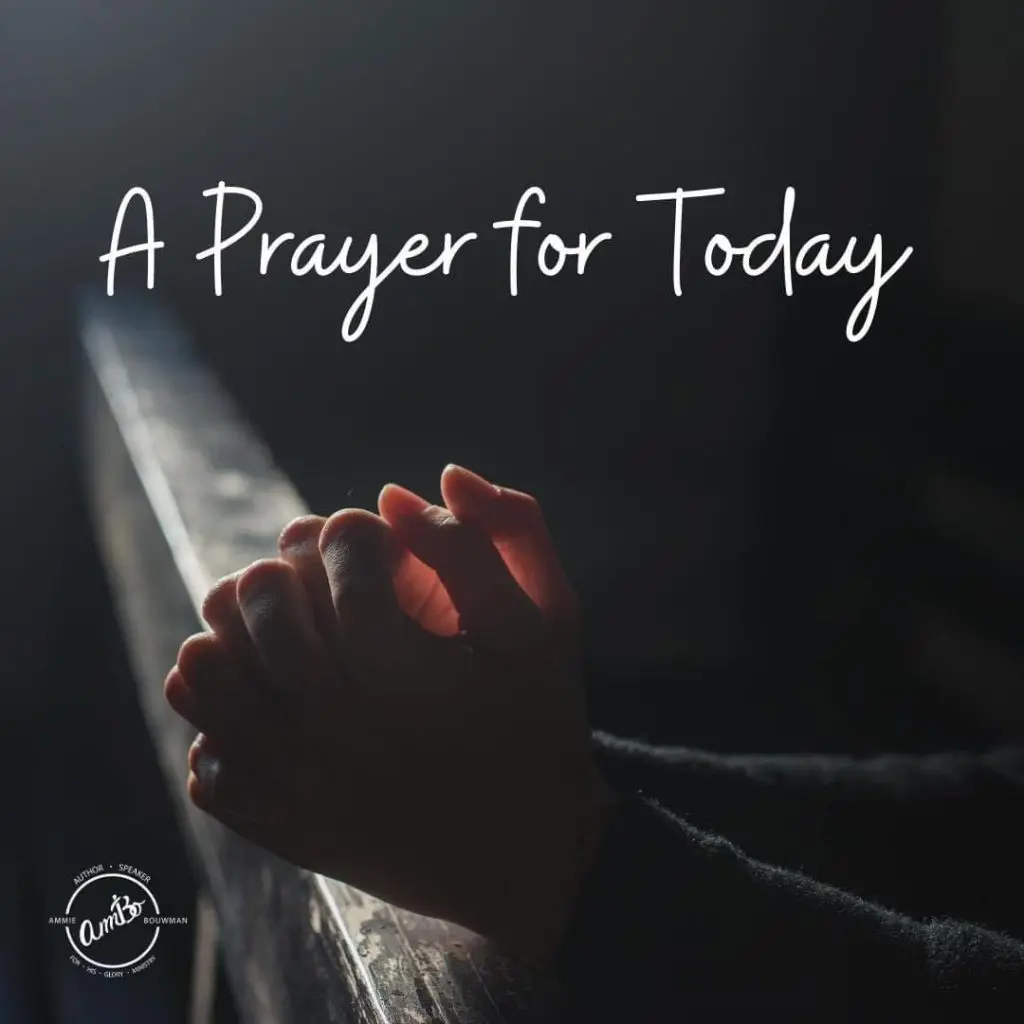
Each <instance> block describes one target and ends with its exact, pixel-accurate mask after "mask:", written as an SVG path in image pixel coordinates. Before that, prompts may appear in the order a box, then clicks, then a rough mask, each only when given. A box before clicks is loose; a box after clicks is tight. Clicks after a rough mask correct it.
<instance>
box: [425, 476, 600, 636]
mask: <svg viewBox="0 0 1024 1024" xmlns="http://www.w3.org/2000/svg"><path fill="white" fill-rule="evenodd" d="M441 494H442V496H443V497H444V501H445V504H446V505H447V506H448V508H449V509H450V510H451V511H452V513H453V514H454V515H455V516H456V517H457V518H458V519H459V520H460V521H462V522H466V523H471V524H473V525H475V526H477V527H478V528H479V529H481V530H483V531H484V532H485V533H486V534H487V535H488V536H489V537H490V538H491V541H492V542H493V543H494V545H495V547H497V549H498V551H499V552H500V553H501V556H502V558H504V560H505V564H506V565H507V566H508V568H509V571H510V572H511V573H512V575H513V576H514V577H515V579H516V582H517V583H518V584H519V585H520V586H521V587H522V588H523V590H525V591H526V593H527V594H529V596H530V598H531V599H532V600H533V602H534V604H536V605H537V607H538V608H540V610H541V612H543V614H544V618H545V619H546V620H547V621H548V622H550V623H551V624H552V625H554V626H556V627H558V628H562V629H563V630H565V631H568V632H576V631H577V630H578V629H579V626H580V619H581V614H580V604H579V599H578V598H577V596H576V592H575V591H574V590H573V588H572V584H571V583H570V582H569V578H568V577H567V576H566V574H565V570H564V569H563V568H562V565H561V563H560V562H559V560H558V553H557V551H556V550H555V544H554V541H553V540H552V539H551V534H550V533H548V528H547V524H546V523H545V522H544V514H543V512H542V511H541V507H540V505H539V504H538V502H537V499H536V498H534V497H533V495H531V494H524V493H523V492H522V491H514V490H511V489H510V488H508V487H498V486H497V485H495V484H492V483H490V482H489V481H487V480H485V479H484V478H483V477H482V476H478V475H477V474H476V473H473V472H470V470H468V469H464V468H463V467H462V466H455V465H449V466H447V467H445V470H444V472H443V473H442V474H441Z"/></svg>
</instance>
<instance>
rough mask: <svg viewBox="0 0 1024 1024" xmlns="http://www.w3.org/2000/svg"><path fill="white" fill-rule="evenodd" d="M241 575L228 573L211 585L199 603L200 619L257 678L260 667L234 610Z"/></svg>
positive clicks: (239, 618)
mask: <svg viewBox="0 0 1024 1024" xmlns="http://www.w3.org/2000/svg"><path fill="white" fill-rule="evenodd" d="M241 575H242V574H241V571H239V572H235V573H232V574H231V575H230V576H225V577H223V579H220V580H218V581H217V582H216V583H215V584H214V585H213V587H212V588H211V589H210V592H209V593H208V594H207V595H206V598H205V599H204V601H203V607H202V616H203V618H204V619H205V620H206V622H207V623H209V626H210V629H212V630H213V632H214V634H215V635H216V636H217V637H219V638H220V640H221V642H222V643H223V644H224V645H225V647H227V649H228V650H229V651H231V653H232V654H233V655H234V656H235V657H236V658H237V659H238V661H239V663H240V664H242V665H244V666H246V667H247V668H248V669H249V670H250V671H252V672H253V673H254V674H256V675H260V676H261V675H262V674H263V667H262V664H261V662H260V658H259V654H258V653H257V651H256V648H255V646H254V645H253V642H252V637H251V636H249V630H248V629H247V628H246V625H245V620H244V619H243V618H242V611H241V609H240V608H239V607H238V577H239V576H241Z"/></svg>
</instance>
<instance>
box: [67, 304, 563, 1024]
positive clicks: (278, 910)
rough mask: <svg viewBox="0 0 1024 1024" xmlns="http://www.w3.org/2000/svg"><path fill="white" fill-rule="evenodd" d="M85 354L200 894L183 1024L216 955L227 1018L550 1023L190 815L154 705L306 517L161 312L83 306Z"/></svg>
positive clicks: (343, 889)
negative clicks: (212, 605)
mask: <svg viewBox="0 0 1024 1024" xmlns="http://www.w3.org/2000/svg"><path fill="white" fill-rule="evenodd" d="M81 338H82V344H83V349H84V352H85V356H86V359H85V368H84V377H85V402H84V425H83V437H84V441H85V446H86V447H85V459H86V470H87V472H86V476H87V481H88V488H89V492H90V502H91V508H92V514H93V523H94V529H95V531H96V536H97V541H98V545H99V549H100V552H101V556H102V559H103V562H104V565H105V569H106V573H107V576H108V579H109V583H110V589H111V591H112V593H113V594H114V599H115V603H116V606H117V607H116V610H117V614H118V616H119V620H120V623H121V628H122V632H123V637H124V644H125V648H126V651H127V654H128V657H129V661H130V664H131V666H132V669H133V672H134V675H135V677H136V680H137V686H138V695H139V701H140V703H141V705H142V708H143V711H144V714H145V717H146V720H147V722H148V726H149V729H150V732H151V736H152V742H153V744H154V747H155V749H156V752H157V757H158V759H159V761H160V763H161V765H162V767H163V769H164V774H165V776H166V783H167V786H168V788H169V790H170V792H171V794H172V798H173V800H174V803H175V806H176V808H177V810H178V812H179V815H180V822H181V828H182V831H183V833H184V835H185V839H186V845H187V847H188V848H189V849H190V850H191V851H192V852H193V853H194V855H195V859H196V866H197V868H198V874H199V876H200V877H201V878H202V879H203V880H204V885H205V891H204V892H203V893H202V894H201V895H200V901H199V908H198V910H197V928H196V936H197V938H196V951H195V974H194V979H193V985H194V991H193V999H192V1005H193V1018H194V1020H195V1021H196V1024H198V1022H200V1021H207V1020H209V1019H210V1012H211V1011H210V1007H211V1006H212V999H213V978H214V973H213V965H214V962H215V955H214V954H215V951H216V949H217V947H218V946H219V948H220V951H221V952H222V954H223V960H224V963H225V966H226V972H227V975H228V978H229V981H230V987H231V989H232V991H233V995H234V1003H235V1005H236V1007H237V1009H238V1013H239V1016H240V1017H241V1019H242V1020H244V1021H246V1022H253V1024H255V1022H260V1024H262V1022H271V1021H273V1022H295V1024H313V1022H316V1021H354V1022H364V1021H365V1022H373V1024H382V1022H396V1024H398V1022H406V1021H408V1022H417V1024H423V1022H435V1021H436V1022H446V1024H456V1022H468V1021H473V1022H478V1021H480V1022H490V1021H508V1022H515V1021H523V1020H531V1021H532V1020H537V1019H540V1018H543V1017H547V1016H548V1014H547V1013H546V1012H544V1009H543V1008H544V1006H546V1005H548V1003H547V1000H546V999H544V997H543V994H542V992H541V989H540V986H536V985H534V984H532V983H531V981H530V979H529V978H528V977H527V976H526V974H525V973H524V972H523V971H522V970H520V969H519V968H518V966H517V965H515V964H513V963H512V962H510V961H509V960H507V959H506V958H505V957H504V956H502V955H501V954H500V953H499V952H497V951H496V950H494V949H493V948H491V947H490V946H489V945H488V944H487V943H485V942H484V941H483V940H482V939H480V938H478V937H476V936H474V935H471V934H469V933H466V932H463V931H461V930H460V929H457V928H455V927H453V926H451V925H448V924H446V923H444V922H440V921H434V920H430V919H426V918H422V917H418V916H416V915H413V914H409V913H406V912H404V911H401V910H399V909H397V908H394V907H391V906H389V905H387V904H384V903H381V902H380V901H378V900H376V899H373V898H371V897H369V896H367V895H365V894H363V893H360V892H358V891H356V890H354V889H352V888H349V887H348V886H346V885H343V884H341V883H339V882H336V881H334V880H331V879H328V878H323V877H320V876H318V875H315V874H311V873H309V872H307V871H303V870H300V869H298V868H296V867H294V866H292V865H290V864H287V863H285V862H283V861H281V860H279V859H277V858H276V857H274V856H273V855H271V854H269V853H266V852H264V851H263V850H260V849H258V848H256V847H254V846H252V845H250V844H249V843H247V842H245V841H244V840H242V839H240V838H239V837H237V836H236V835H234V834H233V833H231V832H230V831H228V830H227V829H225V828H223V827H222V826H221V825H220V824H219V823H218V822H216V821H215V820H213V819H211V818H209V817H208V816H206V815H204V814H202V813H201V812H199V811H197V810H196V809H195V808H194V807H192V806H191V804H190V802H189V801H188V798H187V796H186V793H185V786H184V781H185V774H186V768H185V765H186V756H187V750H188V747H189V745H190V743H191V741H192V739H193V738H194V737H193V732H192V730H191V729H190V728H189V727H188V726H187V725H186V724H185V723H184V722H183V721H181V720H180V719H179V718H178V717H177V716H176V715H175V714H174V713H173V712H172V711H171V710H170V709H169V708H168V707H167V706H166V704H165V701H164V698H163V692H162V682H163V679H164V677H165V675H166V673H167V671H168V669H169V667H170V666H171V665H172V664H173V662H174V660H175V657H176V655H177V650H178V647H179V645H180V643H181V641H182V640H183V639H184V638H185V637H186V636H187V635H189V634H190V633H194V632H197V631H198V630H199V629H201V628H203V625H202V622H201V619H200V616H199V608H200V605H201V602H202V599H203V596H204V594H205V593H206V591H207V590H208V588H209V587H210V586H211V584H212V583H213V582H214V581H215V580H216V579H218V578H219V577H221V576H223V575H226V574H228V573H231V572H233V571H235V570H237V569H239V568H241V567H243V566H244V565H246V564H247V563H249V562H250V561H252V560H254V559H256V558H260V557H266V556H268V555H272V554H274V553H275V551H276V538H277V535H278V532H279V531H280V529H281V527H282V526H283V525H284V524H285V523H286V522H287V521H288V520H290V519H291V518H293V517H295V516H298V515H302V514H304V513H305V512H306V511H308V510H307V509H306V507H305V505H304V504H303V501H302V499H301V498H300V497H299V495H298V494H297V493H296V491H295V489H294V488H293V487H292V485H291V484H290V483H289V481H288V480H287V479H286V477H285V476H284V475H283V474H282V473H281V472H280V471H279V470H278V469H277V468H275V466H274V464H273V462H272V460H271V457H270V454H269V453H268V451H267V450H266V448H265V447H264V446H263V445H262V443H261V442H260V441H259V439H258V438H257V437H256V435H255V433H254V431H253V430H252V429H251V428H250V427H249V426H248V425H247V423H246V422H245V421H244V419H243V418H242V416H241V415H240V414H239V412H238V410H237V409H236V408H235V406H234V405H233V404H232V402H231V400H230V399H229V397H228V396H227V395H226V394H225V392H224V390H223V389H222V387H221V386H220V385H219V383H218V382H217V380H215V379H214V377H213V376H212V374H211V373H210V372H209V370H208V369H207V368H205V367H204V366H203V364H202V362H201V360H200V359H198V358H197V356H196V353H195V351H194V350H193V348H192V346H191V345H190V343H189V339H188V338H187V337H186V336H185V334H184V332H183V331H182V330H181V329H180V328H179V327H178V326H177V325H176V324H175V322H174V321H173V319H172V318H171V317H170V316H168V315H167V314H166V313H165V312H162V311H161V310H160V309H158V308H156V307H155V306H153V305H151V304H149V303H148V302H144V301H141V300H133V301H122V300H120V299H118V300H116V301H115V300H111V299H107V298H105V297H103V296H100V297H96V298H92V299H88V300H86V301H85V302H83V305H82V315H81ZM381 756H382V757H384V758H386V757H387V753H386V751H385V752H383V753H382V755H381ZM352 784H353V785H359V780H358V779H353V780H352ZM353 825H354V826H355V827H358V822H354V823H353Z"/></svg>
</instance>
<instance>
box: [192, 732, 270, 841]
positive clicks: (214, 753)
mask: <svg viewBox="0 0 1024 1024" xmlns="http://www.w3.org/2000/svg"><path fill="white" fill-rule="evenodd" d="M262 763H263V764H266V763H267V762H266V761H264V762H262ZM260 764H261V762H259V761H257V760H255V759H253V758H251V757H245V756H243V755H240V754H239V753H238V752H237V751H234V752H231V751H229V750H228V748H225V747H224V746H222V745H221V744H219V743H217V742H216V741H214V740H212V739H211V738H210V737H209V736H206V735H204V734H202V733H200V735H198V736H197V737H196V738H195V740H194V741H193V743H192V746H191V747H190V748H189V752H188V767H189V777H188V782H187V789H188V795H189V798H190V799H191V800H192V802H193V803H194V804H195V805H196V806H197V807H198V808H199V809H200V810H203V811H206V813H208V814H210V815H212V816H213V817H216V818H217V819H218V820H220V821H222V822H223V823H224V824H225V825H227V826H228V827H229V828H232V829H233V830H234V831H237V832H239V833H240V834H242V835H244V836H245V838H247V839H250V840H251V841H252V842H255V843H258V844H259V845H261V846H266V847H269V848H273V846H272V845H271V844H274V845H276V844H277V843H278V842H279V836H278V832H279V831H280V828H279V826H281V825H284V824H285V823H286V821H287V802H286V801H285V800H284V799H283V797H282V793H281V791H280V787H279V786H277V785H275V783H274V781H273V779H272V777H271V776H270V775H269V774H268V773H267V772H266V771H265V770H261V767H260Z"/></svg>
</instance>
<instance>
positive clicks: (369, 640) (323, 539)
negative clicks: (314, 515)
mask: <svg viewBox="0 0 1024 1024" xmlns="http://www.w3.org/2000/svg"><path fill="white" fill-rule="evenodd" d="M319 548H320V556H321V558H322V559H323V565H324V569H325V570H326V573H327V581H328V583H329V585H330V591H331V599H332V601H333V604H334V610H335V613H336V615H337V620H338V624H339V625H340V627H341V628H340V630H339V646H340V648H341V652H342V658H343V659H344V660H345V661H346V662H348V667H349V668H351V669H353V670H354V671H355V672H356V674H357V675H358V672H359V670H360V668H363V669H384V668H386V667H388V666H389V665H390V664H391V663H392V659H393V658H394V657H396V656H397V655H398V654H399V653H400V652H401V649H402V645H403V644H404V643H405V642H407V641H408V639H409V638H410V629H409V627H410V626H411V625H412V623H411V620H409V619H407V618H406V616H405V614H404V613H403V612H402V610H401V608H400V607H399V604H398V597H397V595H396V594H395V588H394V584H393V582H392V567H393V563H394V561H395V558H396V555H397V549H396V546H395V544H394V542H393V539H392V535H391V528H390V527H389V526H388V524H387V523H385V522H384V520H382V519H381V518H380V517H379V516H375V515H373V514H372V513H371V512H367V511H365V510H364V509H357V508H349V509H344V510H342V511H341V512H336V513H335V514H334V515H333V516H331V517H330V519H328V520H327V522H326V523H325V524H324V527H323V530H322V531H321V532H320V540H319Z"/></svg>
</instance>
